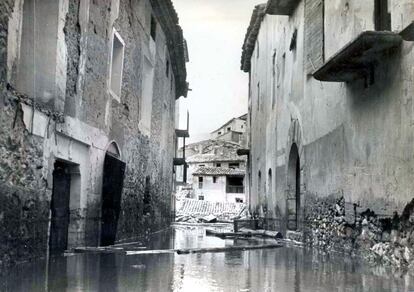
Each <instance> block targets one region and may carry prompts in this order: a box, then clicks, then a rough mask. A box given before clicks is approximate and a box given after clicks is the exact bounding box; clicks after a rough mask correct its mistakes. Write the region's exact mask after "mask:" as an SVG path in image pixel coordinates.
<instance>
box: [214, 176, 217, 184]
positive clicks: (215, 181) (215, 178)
mask: <svg viewBox="0 0 414 292" xmlns="http://www.w3.org/2000/svg"><path fill="white" fill-rule="evenodd" d="M215 183H217V176H213V184H215Z"/></svg>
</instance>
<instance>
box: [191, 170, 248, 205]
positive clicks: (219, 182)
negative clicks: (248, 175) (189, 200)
mask: <svg viewBox="0 0 414 292" xmlns="http://www.w3.org/2000/svg"><path fill="white" fill-rule="evenodd" d="M192 175H193V189H194V194H195V199H198V200H204V201H211V202H224V203H244V202H245V201H246V198H245V192H244V184H245V182H244V178H245V170H244V169H235V168H225V167H199V168H198V169H196V170H195V171H194V172H193V173H192Z"/></svg>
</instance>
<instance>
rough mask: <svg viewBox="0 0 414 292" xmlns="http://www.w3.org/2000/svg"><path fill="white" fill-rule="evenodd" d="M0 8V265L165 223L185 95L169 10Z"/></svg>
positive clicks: (105, 4)
mask: <svg viewBox="0 0 414 292" xmlns="http://www.w3.org/2000/svg"><path fill="white" fill-rule="evenodd" d="M0 11H1V14H2V15H1V18H0V64H1V66H0V98H1V111H0V125H1V127H0V157H1V164H0V214H1V216H0V228H1V234H0V255H1V256H0V264H1V266H3V265H7V264H9V263H13V262H16V261H20V260H27V259H29V258H32V257H38V256H45V255H46V254H55V253H61V252H63V251H64V250H66V249H70V248H72V247H75V246H99V245H109V244H113V243H114V242H117V241H120V240H124V239H128V238H134V237H139V236H143V235H145V234H147V233H148V232H151V231H154V230H157V229H160V228H162V227H164V226H167V225H168V224H169V222H170V208H171V201H172V198H171V193H172V186H173V179H174V174H173V157H174V156H175V152H176V149H175V145H176V143H175V124H176V111H175V107H176V99H178V98H179V97H180V96H186V94H187V83H186V69H185V62H186V59H187V52H186V45H185V41H184V39H183V34H182V31H181V28H180V27H179V25H178V17H177V15H176V13H175V10H174V7H173V6H172V3H171V1H158V0H139V1H124V0H107V1H106V0H105V1H89V0H73V1H72V0H71V1H68V0H59V1H55V0H50V1H49V0H6V1H2V2H1V3H0Z"/></svg>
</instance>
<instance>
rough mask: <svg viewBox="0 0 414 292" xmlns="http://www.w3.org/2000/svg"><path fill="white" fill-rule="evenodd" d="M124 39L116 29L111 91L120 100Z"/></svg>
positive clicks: (113, 43) (113, 44)
mask: <svg viewBox="0 0 414 292" xmlns="http://www.w3.org/2000/svg"><path fill="white" fill-rule="evenodd" d="M124 46H125V44H124V41H123V40H122V39H121V36H120V35H119V34H118V33H117V32H116V30H115V29H114V31H113V34H112V56H111V62H110V65H111V71H110V72H111V73H110V74H111V75H110V81H109V84H110V91H111V92H112V93H113V94H114V95H115V97H116V98H117V99H118V100H120V97H121V87H122V71H123V66H124Z"/></svg>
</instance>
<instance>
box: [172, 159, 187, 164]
mask: <svg viewBox="0 0 414 292" xmlns="http://www.w3.org/2000/svg"><path fill="white" fill-rule="evenodd" d="M173 163H174V165H184V164H185V158H174V161H173Z"/></svg>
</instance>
